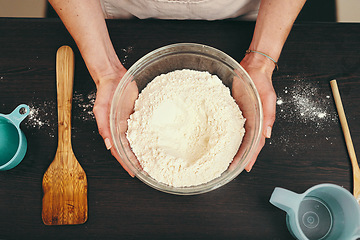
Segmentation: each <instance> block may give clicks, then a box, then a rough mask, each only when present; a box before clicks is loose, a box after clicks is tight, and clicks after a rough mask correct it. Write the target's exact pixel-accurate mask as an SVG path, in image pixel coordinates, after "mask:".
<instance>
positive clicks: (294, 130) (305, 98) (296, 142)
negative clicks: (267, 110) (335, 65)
mask: <svg viewBox="0 0 360 240" xmlns="http://www.w3.org/2000/svg"><path fill="white" fill-rule="evenodd" d="M277 96H278V98H277V102H276V108H277V109H276V121H275V126H274V130H275V129H277V131H276V130H275V131H273V132H274V134H273V136H272V138H271V140H269V144H271V145H276V147H281V148H282V149H283V151H284V152H289V153H290V154H291V155H296V154H300V153H301V152H303V150H305V149H309V148H315V147H318V146H319V145H320V144H324V141H325V143H328V144H330V145H332V140H333V139H334V138H333V137H331V136H330V132H331V131H330V129H332V128H333V125H334V124H338V117H337V113H336V111H335V109H334V103H333V99H332V96H331V93H330V92H329V91H327V92H324V91H321V90H320V88H319V82H311V81H310V80H308V79H303V78H295V79H293V80H292V81H291V80H290V81H289V86H286V87H284V88H283V89H278V90H277ZM276 132H278V133H276ZM318 134H321V136H324V139H322V141H318V142H314V141H315V138H314V136H315V135H318ZM317 137H318V136H317ZM317 139H318V138H317ZM305 141H306V142H308V143H309V145H306V146H305V145H304V144H303V142H305Z"/></svg>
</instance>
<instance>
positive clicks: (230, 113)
mask: <svg viewBox="0 0 360 240" xmlns="http://www.w3.org/2000/svg"><path fill="white" fill-rule="evenodd" d="M134 110H135V111H134V113H133V114H132V115H131V116H130V119H129V120H128V132H127V138H128V140H129V142H130V145H131V147H132V150H133V152H134V154H135V155H136V157H137V159H138V160H139V162H140V164H141V166H142V167H143V169H144V171H146V172H147V173H148V174H149V175H150V176H151V177H152V178H154V179H155V180H157V181H159V182H162V183H165V184H168V185H170V186H174V187H184V186H193V185H199V184H202V183H206V182H209V181H211V180H212V179H215V178H217V177H219V176H220V175H221V173H223V172H224V171H225V170H226V169H227V168H228V166H229V164H230V163H231V161H232V160H233V157H234V156H235V154H236V152H237V151H238V149H239V146H240V143H241V141H242V138H243V135H244V133H245V130H244V123H245V119H244V118H243V116H242V113H241V111H240V109H239V107H238V105H237V104H236V103H235V101H234V99H233V98H232V97H231V95H230V90H229V89H228V88H227V87H226V86H225V85H224V84H223V83H222V82H221V80H220V79H219V78H218V77H217V76H214V75H211V74H209V73H208V72H199V71H194V70H186V69H184V70H177V71H174V72H170V73H168V74H162V75H160V76H158V77H156V78H155V79H154V80H153V81H151V82H150V83H149V84H148V85H147V87H146V88H145V89H143V91H142V92H141V93H140V95H139V98H138V99H137V100H136V102H135V108H134Z"/></svg>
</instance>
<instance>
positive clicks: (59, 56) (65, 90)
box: [56, 46, 75, 150]
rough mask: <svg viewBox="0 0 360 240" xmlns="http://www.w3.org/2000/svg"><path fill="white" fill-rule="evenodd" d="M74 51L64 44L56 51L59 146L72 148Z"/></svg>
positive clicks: (60, 147) (63, 148)
mask: <svg viewBox="0 0 360 240" xmlns="http://www.w3.org/2000/svg"><path fill="white" fill-rule="evenodd" d="M74 64H75V63H74V53H73V51H72V49H71V48H70V47H69V46H62V47H60V48H59V49H58V51H57V53H56V84H57V102H58V128H59V142H58V144H59V145H58V148H59V149H62V150H65V149H71V148H70V146H71V106H72V96H73V85H74Z"/></svg>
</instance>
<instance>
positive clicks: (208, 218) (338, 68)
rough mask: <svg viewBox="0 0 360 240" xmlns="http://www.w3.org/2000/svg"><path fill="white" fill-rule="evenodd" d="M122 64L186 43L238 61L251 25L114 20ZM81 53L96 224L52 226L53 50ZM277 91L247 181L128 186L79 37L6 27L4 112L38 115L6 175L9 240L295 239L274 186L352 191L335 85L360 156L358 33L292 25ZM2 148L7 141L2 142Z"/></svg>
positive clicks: (81, 102) (1, 203)
mask: <svg viewBox="0 0 360 240" xmlns="http://www.w3.org/2000/svg"><path fill="white" fill-rule="evenodd" d="M108 27H109V31H110V34H111V38H112V41H113V43H114V46H115V49H116V51H117V53H118V56H119V58H120V59H121V61H122V63H123V64H124V66H125V67H127V68H129V67H130V66H131V65H132V64H133V63H134V62H135V61H136V60H138V59H139V58H140V57H141V56H143V55H144V54H146V53H148V52H149V51H151V50H154V49H156V48H158V47H161V46H164V45H167V44H171V43H177V42H196V43H203V44H206V45H210V46H213V47H216V48H218V49H220V50H222V51H224V52H226V53H228V54H229V55H231V56H232V57H233V58H235V59H236V60H238V61H240V60H241V59H242V57H243V55H244V52H245V50H246V49H247V46H248V45H249V42H250V40H251V35H252V31H253V28H254V24H253V23H247V22H245V23H244V22H236V21H214V22H203V21H117V20H112V21H108ZM64 44H67V45H70V46H71V47H72V48H73V49H74V51H75V57H76V70H75V85H74V100H73V111H72V116H73V120H72V135H73V136H72V143H73V148H74V152H75V155H76V156H77V158H78V160H79V162H80V163H81V165H82V166H83V168H84V169H85V171H86V173H87V177H88V204H89V219H88V221H87V222H86V223H85V224H83V225H77V226H45V225H44V224H43V223H42V220H41V200H42V187H41V182H42V176H43V174H44V172H45V170H46V169H47V167H48V166H49V164H50V162H51V161H52V160H53V158H54V154H55V151H56V147H57V110H56V85H55V53H56V50H57V48H58V47H60V46H61V45H64ZM279 65H280V70H279V71H278V72H275V73H274V76H273V82H274V87H275V90H276V92H277V94H278V102H277V118H276V124H275V126H274V129H273V134H272V138H271V139H269V140H268V141H267V144H266V146H265V147H264V149H263V151H262V152H261V154H260V156H259V157H258V160H257V163H256V165H255V167H254V168H253V170H252V171H251V172H250V173H246V172H243V173H241V174H240V175H239V176H238V177H237V178H236V179H235V180H233V181H232V182H230V183H228V184H227V185H225V186H224V187H221V188H220V189H217V190H215V191H212V192H209V193H206V194H202V195H197V196H175V195H170V194H165V193H162V192H159V191H157V190H154V189H152V188H150V187H148V186H147V185H145V184H143V183H142V182H140V181H139V180H138V179H136V178H135V179H133V178H131V177H130V176H129V175H128V174H127V173H126V172H125V171H124V170H123V169H122V168H121V166H120V164H118V162H117V161H116V160H115V159H114V158H113V157H112V156H111V154H110V152H108V151H106V149H105V147H104V143H103V141H102V139H101V137H100V136H99V135H98V133H97V126H96V122H95V119H94V116H93V114H92V112H91V111H92V106H93V103H94V100H95V90H96V89H95V85H94V83H93V81H92V79H91V77H90V75H89V73H88V71H87V69H86V67H85V65H84V62H83V60H82V58H81V56H80V54H79V52H78V50H77V47H76V45H75V44H74V42H73V40H72V38H71V36H70V35H69V34H68V33H67V31H66V29H65V27H64V26H63V24H62V23H61V22H60V21H59V20H55V19H0V112H1V113H10V112H11V111H12V110H13V109H15V107H16V106H17V105H19V104H21V103H25V104H28V105H29V106H30V108H31V113H30V116H28V117H27V118H26V119H25V120H24V121H23V123H22V124H21V128H22V130H23V131H24V133H25V135H26V137H27V140H28V151H27V154H26V156H25V158H24V160H23V162H22V163H21V164H20V165H19V166H17V167H16V168H14V169H12V170H10V171H4V172H0V239H277V240H280V239H284V240H285V239H291V235H290V234H289V232H288V230H287V228H286V224H285V213H284V212H283V211H281V210H279V209H277V208H276V207H274V206H272V205H271V204H270V203H269V198H270V195H271V193H272V191H273V190H274V188H275V187H276V186H280V187H284V188H287V189H290V190H293V191H295V192H304V191H305V190H306V189H308V188H309V187H311V186H313V185H316V184H319V183H325V182H328V183H335V184H338V185H340V186H343V187H344V188H346V189H348V190H350V191H351V190H352V171H351V165H350V160H349V157H348V155H347V152H346V147H345V143H344V139H343V135H342V132H341V128H340V124H339V120H338V117H337V113H336V109H335V105H334V102H333V98H332V94H331V90H330V86H329V81H330V80H331V79H334V78H336V79H337V80H338V84H339V88H340V91H341V96H342V99H343V104H344V107H345V111H346V114H347V118H348V123H349V126H350V129H351V133H352V137H353V141H354V146H355V149H360V138H359V136H360V121H359V119H360V116H359V114H360V105H359V100H360V99H359V98H360V94H359V93H360V25H359V24H321V23H320V24H306V25H295V26H294V27H293V30H292V32H291V34H290V36H289V38H288V41H287V43H286V44H285V46H284V50H283V53H282V56H281V58H280V61H279ZM0 141H6V140H4V139H0Z"/></svg>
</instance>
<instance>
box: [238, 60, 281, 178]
mask: <svg viewBox="0 0 360 240" xmlns="http://www.w3.org/2000/svg"><path fill="white" fill-rule="evenodd" d="M240 64H241V66H242V67H243V68H244V69H245V70H246V71H247V72H248V73H249V75H250V77H251V79H252V80H253V82H254V84H255V86H256V89H257V91H258V93H259V95H260V99H261V104H262V107H263V116H264V118H263V130H262V136H261V138H260V142H259V145H258V147H257V149H256V152H255V154H254V156H253V157H252V159H251V161H250V162H249V164H248V165H247V166H246V167H245V170H246V171H248V172H249V171H250V170H251V169H252V167H253V165H254V164H255V161H256V158H257V156H258V155H259V153H260V151H261V149H262V148H263V146H264V145H265V138H270V137H271V131H272V127H273V124H274V121H275V113H276V94H275V91H274V88H273V85H272V79H271V77H272V73H273V70H274V67H275V64H274V63H273V62H272V61H271V60H270V59H267V58H266V57H264V56H262V55H259V54H256V53H252V54H247V55H246V56H245V57H244V59H243V60H242V61H241V63H240Z"/></svg>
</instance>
